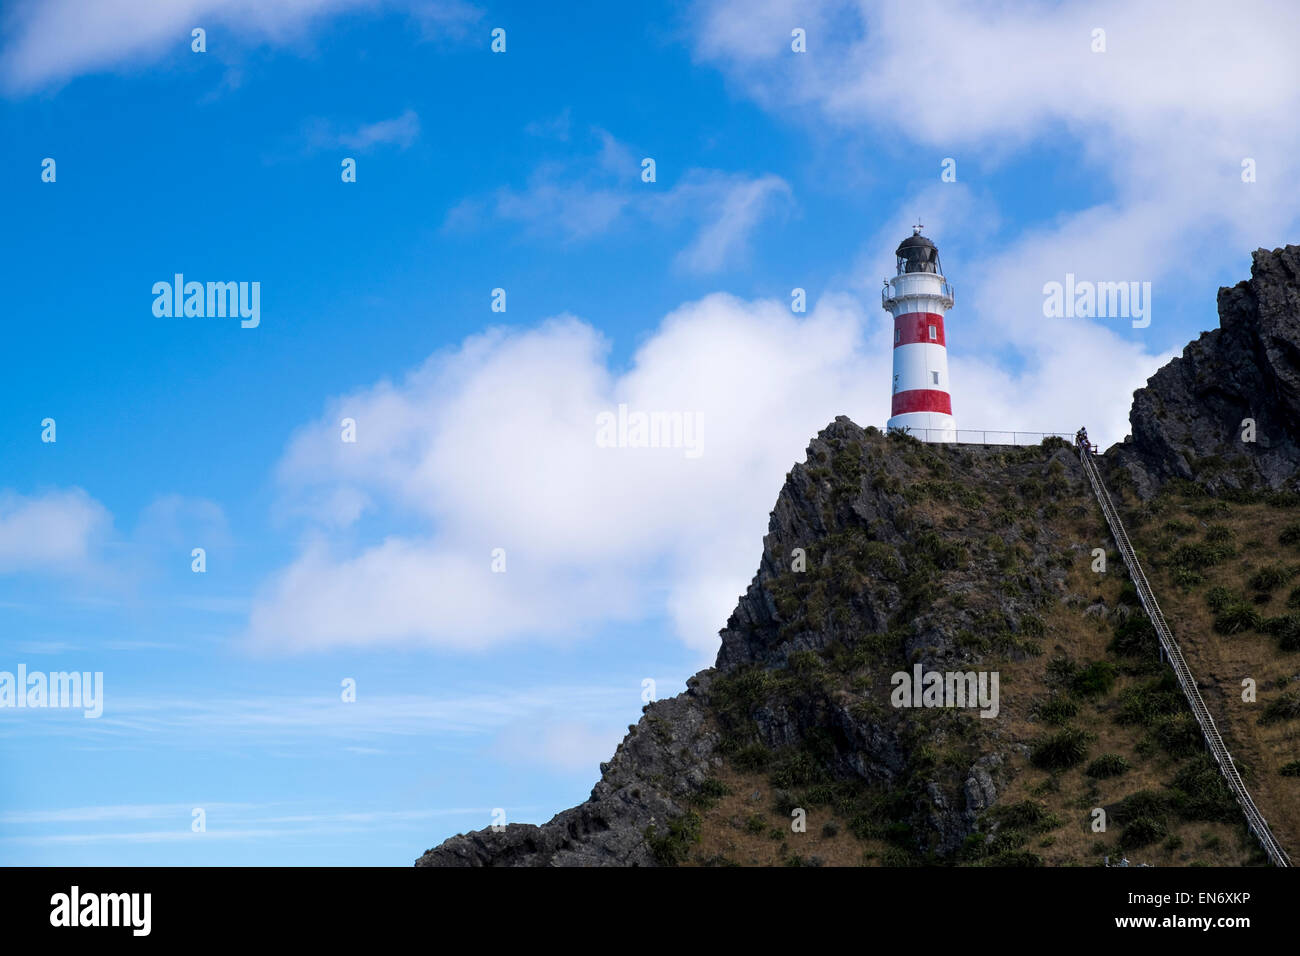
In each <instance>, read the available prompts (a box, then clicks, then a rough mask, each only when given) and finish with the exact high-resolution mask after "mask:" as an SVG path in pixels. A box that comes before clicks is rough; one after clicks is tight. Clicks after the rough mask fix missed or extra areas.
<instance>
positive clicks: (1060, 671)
mask: <svg viewBox="0 0 1300 956" xmlns="http://www.w3.org/2000/svg"><path fill="white" fill-rule="evenodd" d="M1078 673H1079V667H1078V665H1077V664H1075V663H1074V661H1072V660H1070V659H1069V658H1068V657H1065V656H1064V655H1059V654H1058V655H1057V656H1056V657H1053V658H1052V659H1051V660H1050V661H1048V662H1047V685H1048V686H1049V687H1060V688H1068V687H1069V686H1070V685H1071V684H1073V683H1074V678H1075V675H1076V674H1078Z"/></svg>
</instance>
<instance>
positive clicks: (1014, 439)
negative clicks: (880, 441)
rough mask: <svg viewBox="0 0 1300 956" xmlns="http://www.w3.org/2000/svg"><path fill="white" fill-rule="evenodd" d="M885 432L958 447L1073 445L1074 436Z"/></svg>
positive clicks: (990, 431) (911, 430) (969, 431)
mask: <svg viewBox="0 0 1300 956" xmlns="http://www.w3.org/2000/svg"><path fill="white" fill-rule="evenodd" d="M885 431H887V432H891V431H896V432H905V433H906V434H908V435H911V436H912V437H913V438H919V439H920V440H921V441H923V442H952V443H953V444H958V445H1037V444H1039V443H1040V442H1042V440H1043V439H1044V438H1063V439H1065V440H1066V441H1067V442H1070V443H1071V444H1073V442H1074V436H1073V435H1072V434H1069V433H1067V432H1009V431H997V430H994V429H984V428H889V427H886V428H885Z"/></svg>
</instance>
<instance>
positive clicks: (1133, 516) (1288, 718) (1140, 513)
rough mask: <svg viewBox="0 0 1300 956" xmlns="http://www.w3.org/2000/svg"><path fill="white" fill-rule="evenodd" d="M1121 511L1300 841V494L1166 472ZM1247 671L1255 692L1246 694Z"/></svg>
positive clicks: (1253, 775) (1261, 802) (1225, 717)
mask: <svg viewBox="0 0 1300 956" xmlns="http://www.w3.org/2000/svg"><path fill="white" fill-rule="evenodd" d="M1124 510H1125V522H1126V526H1128V527H1129V534H1130V537H1131V538H1132V540H1133V543H1134V547H1135V548H1137V550H1138V553H1139V556H1140V557H1141V559H1142V561H1143V565H1144V567H1146V568H1147V574H1148V577H1149V578H1150V579H1151V585H1152V587H1153V588H1154V589H1155V590H1156V594H1157V598H1158V600H1159V601H1160V604H1161V608H1162V609H1163V611H1164V613H1165V617H1166V618H1167V620H1168V621H1169V625H1170V627H1171V628H1172V629H1173V631H1174V634H1175V635H1176V637H1177V639H1178V641H1179V643H1180V645H1181V646H1182V648H1183V651H1184V654H1185V656H1186V657H1187V662H1188V665H1189V666H1190V667H1191V668H1192V672H1193V673H1194V674H1195V675H1196V678H1197V681H1198V683H1199V684H1200V686H1201V693H1202V695H1203V696H1204V697H1205V701H1206V705H1207V706H1208V707H1209V708H1210V712H1211V713H1212V714H1213V716H1214V719H1215V722H1216V724H1218V726H1219V730H1220V733H1221V734H1222V735H1223V738H1224V741H1225V742H1226V744H1227V746H1228V748H1229V750H1231V751H1232V753H1233V756H1234V757H1235V758H1236V761H1237V763H1238V768H1239V770H1240V772H1241V774H1242V777H1243V779H1244V780H1245V782H1246V785H1247V786H1248V787H1249V788H1250V791H1251V794H1252V796H1253V797H1254V798H1255V802H1256V803H1257V804H1258V806H1259V808H1260V812H1261V813H1263V815H1264V818H1265V819H1266V820H1268V822H1269V826H1270V828H1271V829H1272V830H1273V833H1274V835H1275V836H1276V837H1277V839H1278V841H1279V842H1280V843H1281V844H1282V846H1283V847H1284V848H1286V849H1287V851H1288V852H1289V853H1291V854H1292V855H1295V854H1296V853H1297V848H1298V847H1300V499H1298V498H1297V496H1295V495H1291V494H1286V493H1263V494H1256V493H1241V492H1237V493H1233V494H1231V495H1230V496H1227V497H1212V496H1210V495H1207V494H1206V493H1205V492H1204V491H1203V490H1202V489H1201V488H1200V487H1199V486H1197V485H1195V484H1193V483H1190V482H1172V483H1170V484H1169V485H1167V486H1166V488H1165V490H1164V492H1163V493H1162V494H1161V495H1159V496H1158V497H1157V498H1156V499H1154V500H1153V501H1151V502H1150V503H1148V504H1145V505H1143V504H1138V503H1137V502H1136V500H1135V499H1133V498H1131V497H1130V498H1129V499H1128V500H1127V502H1126V507H1125V508H1124ZM1243 681H1253V682H1254V691H1255V699H1254V701H1246V700H1243V693H1244V692H1245V691H1246V690H1247V688H1246V687H1243Z"/></svg>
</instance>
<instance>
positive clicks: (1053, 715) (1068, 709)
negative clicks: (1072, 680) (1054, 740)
mask: <svg viewBox="0 0 1300 956" xmlns="http://www.w3.org/2000/svg"><path fill="white" fill-rule="evenodd" d="M1078 713H1079V705H1078V704H1076V703H1075V702H1074V701H1072V700H1071V699H1070V698H1069V697H1066V696H1065V695H1064V694H1054V695H1052V696H1051V697H1049V698H1048V699H1047V700H1045V701H1044V702H1043V703H1041V704H1039V705H1038V710H1037V714H1038V719H1039V720H1041V721H1043V722H1044V723H1048V724H1056V725H1057V726H1058V727H1059V726H1064V725H1065V724H1068V723H1069V722H1070V719H1071V718H1072V717H1075V716H1076V715H1077V714H1078Z"/></svg>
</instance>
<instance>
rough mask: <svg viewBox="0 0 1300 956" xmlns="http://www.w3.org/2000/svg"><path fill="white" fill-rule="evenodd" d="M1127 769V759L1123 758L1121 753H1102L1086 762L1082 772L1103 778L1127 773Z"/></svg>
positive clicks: (1099, 778)
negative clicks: (1088, 762)
mask: <svg viewBox="0 0 1300 956" xmlns="http://www.w3.org/2000/svg"><path fill="white" fill-rule="evenodd" d="M1128 769H1129V765H1128V761H1127V760H1125V759H1124V757H1123V755H1122V754H1102V755H1101V756H1100V757H1098V758H1097V759H1096V760H1094V761H1093V762H1092V763H1090V764H1088V769H1087V770H1085V771H1084V773H1086V774H1087V775H1088V776H1089V777H1095V778H1096V779H1098V780H1105V779H1107V778H1109V777H1118V776H1119V775H1120V774H1122V773H1127V772H1128Z"/></svg>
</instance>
